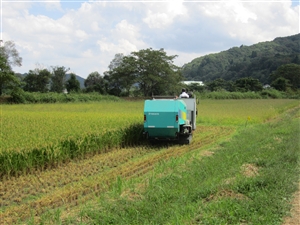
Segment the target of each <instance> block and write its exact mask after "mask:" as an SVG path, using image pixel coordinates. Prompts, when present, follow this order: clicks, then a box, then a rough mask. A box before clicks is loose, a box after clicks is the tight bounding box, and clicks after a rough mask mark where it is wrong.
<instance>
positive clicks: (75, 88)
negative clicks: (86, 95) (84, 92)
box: [66, 73, 80, 92]
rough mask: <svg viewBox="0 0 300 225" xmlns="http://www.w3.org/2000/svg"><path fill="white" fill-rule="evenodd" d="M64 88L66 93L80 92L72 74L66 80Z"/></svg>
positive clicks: (77, 82) (78, 84)
mask: <svg viewBox="0 0 300 225" xmlns="http://www.w3.org/2000/svg"><path fill="white" fill-rule="evenodd" d="M66 88H67V90H68V92H71V91H74V92H78V91H80V83H79V81H78V80H77V79H76V75H75V74H74V73H71V74H70V78H69V80H67V83H66Z"/></svg>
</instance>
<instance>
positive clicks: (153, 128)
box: [144, 96, 197, 144]
mask: <svg viewBox="0 0 300 225" xmlns="http://www.w3.org/2000/svg"><path fill="white" fill-rule="evenodd" d="M196 106H197V105H196V97H194V98H174V97H161V96H156V97H153V99H152V100H146V101H145V104H144V135H145V137H146V138H147V139H149V141H150V142H156V141H161V140H167V141H177V142H178V143H181V144H189V143H190V142H191V140H192V136H193V131H194V130H195V129H196V116H197V108H196Z"/></svg>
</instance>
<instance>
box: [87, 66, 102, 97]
mask: <svg viewBox="0 0 300 225" xmlns="http://www.w3.org/2000/svg"><path fill="white" fill-rule="evenodd" d="M84 86H85V88H86V91H87V92H93V91H95V92H99V93H100V94H104V93H105V81H104V79H103V77H101V75H100V73H98V72H97V71H95V72H92V73H90V74H89V75H88V77H87V78H86V79H85V81H84Z"/></svg>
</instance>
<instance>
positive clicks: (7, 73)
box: [0, 41, 22, 95]
mask: <svg viewBox="0 0 300 225" xmlns="http://www.w3.org/2000/svg"><path fill="white" fill-rule="evenodd" d="M21 65H22V58H21V57H20V56H19V53H18V51H17V49H16V48H15V44H14V42H12V41H7V42H5V43H4V45H3V46H2V43H1V46H0V95H2V93H3V90H4V88H7V89H12V88H13V87H16V86H19V85H20V80H19V79H18V78H17V76H15V73H14V72H13V70H12V66H21Z"/></svg>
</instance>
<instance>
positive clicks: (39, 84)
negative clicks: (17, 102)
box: [24, 68, 51, 92]
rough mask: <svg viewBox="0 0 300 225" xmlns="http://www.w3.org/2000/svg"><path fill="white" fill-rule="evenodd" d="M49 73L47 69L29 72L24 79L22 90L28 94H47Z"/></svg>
mask: <svg viewBox="0 0 300 225" xmlns="http://www.w3.org/2000/svg"><path fill="white" fill-rule="evenodd" d="M50 78H51V73H50V71H49V70H47V69H42V70H41V69H38V68H36V69H35V70H29V73H28V74H27V75H26V77H25V78H24V82H25V86H24V90H25V91H29V92H47V91H48V90H49V87H48V85H49V82H50Z"/></svg>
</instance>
